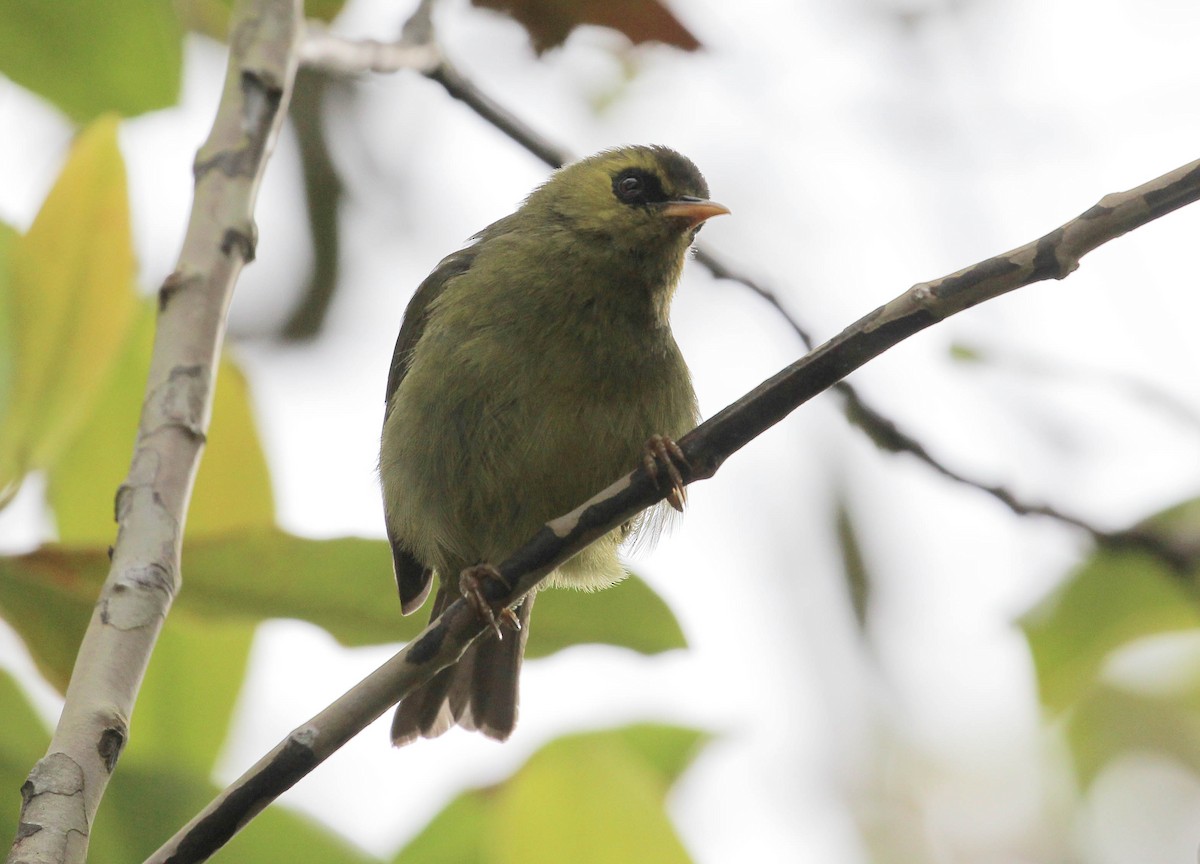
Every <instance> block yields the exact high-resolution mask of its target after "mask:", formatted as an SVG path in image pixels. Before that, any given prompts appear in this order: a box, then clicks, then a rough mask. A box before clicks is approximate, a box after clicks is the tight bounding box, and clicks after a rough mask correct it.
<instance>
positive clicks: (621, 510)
mask: <svg viewBox="0 0 1200 864" xmlns="http://www.w3.org/2000/svg"><path fill="white" fill-rule="evenodd" d="M1197 199H1200V160H1197V161H1196V162H1193V163H1191V164H1190V165H1185V166H1184V167H1182V168H1179V169H1178V170H1176V171H1172V172H1171V173H1169V174H1165V175H1163V176H1162V177H1159V178H1158V179H1156V180H1152V181H1150V182H1149V183H1146V184H1144V185H1142V186H1139V187H1138V188H1136V189H1132V190H1130V191H1128V192H1122V193H1117V194H1113V195H1108V196H1106V197H1105V198H1104V199H1102V200H1101V202H1100V203H1099V204H1098V205H1096V206H1095V207H1093V208H1091V209H1090V210H1088V211H1087V212H1086V213H1084V214H1083V215H1081V216H1079V217H1078V218H1076V219H1073V220H1071V221H1070V222H1068V223H1066V224H1065V225H1063V226H1062V227H1060V228H1057V229H1055V230H1054V231H1051V232H1050V233H1049V234H1047V235H1046V236H1044V237H1041V238H1039V239H1037V240H1035V241H1033V242H1032V243H1028V244H1026V245H1024V246H1022V247H1020V248H1018V249H1014V250H1012V251H1011V252H1007V253H1005V254H1003V255H998V256H996V257H995V258H989V259H988V260H986V261H982V262H980V263H979V264H975V265H974V266H972V267H968V268H966V269H964V270H960V271H958V272H957V273H954V274H951V275H949V276H945V277H943V278H941V279H936V280H934V281H932V282H922V283H921V284H919V285H915V286H913V287H912V288H911V289H909V290H908V291H906V292H905V293H904V294H902V295H900V296H899V297H897V298H896V299H895V300H893V301H891V302H890V303H888V304H886V305H884V306H881V307H880V308H878V309H876V310H875V311H874V312H872V313H870V314H869V315H867V316H866V317H864V318H862V319H860V320H859V321H857V322H855V323H854V324H852V325H851V326H850V327H848V328H846V329H845V330H844V331H843V332H842V333H841V334H839V335H838V336H836V337H834V338H833V339H831V340H830V341H828V342H826V343H825V344H824V345H821V346H820V347H818V348H816V349H815V350H813V351H811V352H810V353H809V354H807V355H806V356H804V357H803V358H801V359H800V360H798V361H796V362H795V363H793V364H792V365H790V366H788V367H787V368H786V369H784V370H783V371H781V372H780V373H779V374H777V375H775V376H774V377H773V378H771V379H769V380H767V381H764V382H763V383H762V384H760V385H759V386H758V387H757V388H755V389H754V390H753V391H751V392H750V393H749V394H747V395H746V396H744V397H743V398H742V399H740V400H738V401H737V402H735V403H734V404H733V405H730V406H729V407H727V408H725V409H724V410H723V411H721V412H720V413H719V414H717V415H716V416H714V417H712V418H710V419H709V420H707V421H705V422H704V423H702V424H701V425H700V426H698V427H697V428H696V429H694V430H693V431H692V432H690V433H688V434H687V435H686V436H685V437H684V438H683V439H682V440H680V442H679V445H680V446H681V447H682V448H683V451H684V454H685V455H686V457H687V461H688V465H687V467H686V468H685V469H684V470H683V472H682V473H683V475H684V482H686V483H692V482H695V481H697V480H703V479H707V478H709V477H712V476H713V475H714V474H715V473H716V472H717V470H718V469H719V468H720V466H721V465H722V463H724V461H725V460H726V459H728V458H729V457H730V456H731V455H732V454H734V453H736V452H737V451H738V450H740V449H741V448H742V447H744V446H745V445H746V444H747V443H749V442H750V441H752V440H753V439H754V438H756V437H757V436H758V435H761V434H762V433H763V432H764V431H766V430H767V429H769V428H770V427H771V426H774V425H775V424H776V423H778V422H779V421H780V420H782V419H783V418H784V417H786V416H787V415H788V414H790V413H791V412H792V411H794V410H796V408H798V407H799V406H800V405H802V404H804V403H805V402H807V401H808V400H809V399H811V398H812V397H814V396H816V395H817V394H818V393H821V392H823V391H825V390H827V389H829V388H831V387H832V386H833V385H834V384H835V383H836V382H837V381H838V380H840V379H841V378H843V377H845V376H846V375H848V374H849V373H850V372H852V371H854V370H855V369H858V368H859V367H860V366H862V365H864V364H865V363H866V362H867V361H868V360H870V359H872V358H874V357H876V356H878V355H879V354H881V353H883V352H884V351H886V350H887V349H889V348H891V347H892V346H894V345H896V344H897V343H899V342H901V341H903V340H904V339H907V338H908V337H909V336H911V335H913V334H914V333H917V332H920V331H921V330H924V329H925V328H927V327H929V326H931V325H933V324H936V323H937V322H939V321H941V320H942V319H944V318H948V317H949V316H951V315H953V314H955V313H957V312H960V311H962V310H963V309H967V308H969V307H971V306H974V305H976V304H978V303H982V302H984V301H985V300H990V299H992V298H994V297H998V296H1000V295H1001V294H1006V293H1008V292H1009V291H1013V290H1015V289H1017V288H1020V287H1022V286H1024V285H1029V284H1031V283H1034V282H1039V281H1042V280H1046V279H1062V278H1064V277H1065V276H1067V274H1069V273H1071V272H1072V271H1073V270H1074V269H1075V268H1076V267H1077V266H1078V264H1079V259H1080V258H1082V257H1083V256H1084V255H1086V254H1087V253H1088V252H1090V251H1091V250H1093V249H1095V248H1096V247H1097V246H1099V245H1101V244H1102V243H1105V242H1107V241H1109V240H1112V239H1114V238H1116V237H1119V236H1121V235H1122V234H1124V233H1126V232H1127V231H1131V230H1133V229H1134V228H1137V227H1139V226H1141V225H1144V224H1145V223H1147V222H1149V221H1151V220H1153V219H1157V218H1158V217H1160V216H1163V215H1165V214H1167V213H1169V212H1171V211H1172V210H1175V209H1176V208H1178V207H1182V206H1184V205H1185V204H1189V203H1191V202H1193V201H1196V200H1197ZM663 497H664V490H661V489H659V488H658V487H657V486H656V485H655V482H654V480H653V479H651V478H650V477H649V476H648V475H647V474H646V472H645V471H644V469H641V468H639V469H638V470H636V471H634V472H632V473H631V474H628V475H626V476H625V477H623V478H621V479H620V480H618V481H617V482H616V483H614V484H612V485H611V486H609V487H608V488H607V489H605V490H604V491H603V492H601V493H599V494H598V495H596V496H594V497H593V498H592V499H591V500H589V501H587V502H586V503H584V504H582V505H580V506H579V507H577V508H576V509H575V510H573V511H572V512H571V513H568V514H567V515H565V516H560V517H559V518H558V519H555V520H553V521H552V522H548V523H547V524H546V525H544V526H543V527H542V529H541V530H540V531H539V532H538V533H537V534H536V535H535V536H534V537H533V538H532V539H531V540H530V541H529V542H528V543H526V544H525V545H524V546H522V547H521V548H520V549H518V550H517V551H516V552H514V553H513V554H512V555H511V556H510V557H509V558H508V559H507V560H506V561H504V562H503V563H501V564H500V565H499V570H500V573H501V575H502V576H503V577H504V580H505V581H506V582H507V583H508V584H509V585H511V586H512V588H511V589H506V588H505V587H504V586H503V585H502V584H501V583H500V582H499V581H495V582H487V583H485V584H484V586H483V590H484V592H485V593H486V594H487V596H488V599H489V600H490V601H492V602H494V603H497V604H504V605H509V606H511V605H513V604H514V603H516V602H517V601H518V600H519V599H520V598H521V597H523V596H524V595H525V594H526V593H527V592H529V591H530V590H532V589H533V588H535V587H536V586H537V584H538V583H539V582H540V581H541V579H542V578H544V577H545V576H546V574H548V573H550V572H551V571H552V570H553V569H554V568H555V567H557V566H558V565H560V564H562V563H563V562H564V561H566V560H567V559H568V558H570V557H571V556H572V555H574V554H576V553H577V552H579V551H580V550H581V549H583V548H584V547H585V546H587V545H588V544H589V543H591V542H592V541H593V540H596V539H597V538H599V537H601V536H603V535H604V534H606V533H608V532H609V531H611V530H612V529H613V528H616V527H617V526H619V525H622V524H624V523H625V522H627V521H628V520H629V519H631V518H633V517H634V516H635V515H636V514H637V513H639V512H641V511H642V510H643V509H645V508H646V507H649V506H650V505H652V504H654V503H656V502H658V501H660V500H662V499H663ZM484 626H485V625H484V624H483V622H482V621H481V620H480V619H479V618H478V617H477V616H476V615H475V614H474V613H472V612H471V611H470V610H469V608H468V607H467V605H466V603H465V602H464V601H463V600H461V599H460V600H457V601H456V602H454V603H453V604H451V605H450V607H449V608H448V609H447V610H446V611H445V613H443V614H442V615H441V616H440V617H439V618H438V619H437V620H435V621H433V622H431V623H430V625H429V626H428V627H427V628H426V629H425V630H424V631H423V632H422V633H421V635H420V636H418V637H417V638H416V639H414V640H413V641H412V642H410V643H409V644H408V645H406V646H405V647H404V649H403V650H401V651H400V652H399V653H398V654H396V655H395V656H394V657H393V658H392V659H391V660H389V661H388V662H387V663H385V664H384V665H383V666H381V667H380V668H379V669H377V670H376V671H375V672H374V673H372V674H371V675H370V676H369V677H368V678H367V679H365V680H364V681H363V682H362V683H360V684H359V685H358V686H356V687H355V688H354V689H352V690H350V691H349V692H348V693H346V695H344V696H343V697H341V698H340V699H338V700H337V701H336V702H335V703H333V704H332V705H331V706H329V707H328V708H326V709H325V710H324V711H322V712H321V713H320V714H318V715H317V716H316V717H313V718H312V719H311V720H310V721H308V722H307V723H305V724H304V725H303V726H300V727H299V728H297V729H296V730H294V731H293V732H292V733H291V734H290V735H289V736H288V737H287V738H286V739H284V740H283V741H282V742H280V744H279V745H278V746H276V747H275V749H274V750H272V751H271V752H270V753H268V754H267V755H266V756H264V757H263V758H262V759H261V760H260V761H259V762H258V763H257V764H256V765H255V766H254V767H252V768H251V769H250V770H249V771H247V772H246V773H245V774H243V775H242V776H241V777H240V778H239V779H238V780H237V781H236V782H234V783H233V785H231V786H230V787H229V788H228V789H226V790H225V791H224V792H222V793H221V794H220V795H219V796H218V797H217V798H216V799H215V800H214V801H213V802H212V803H211V804H210V805H209V806H208V807H207V808H205V810H204V811H203V812H202V813H200V814H199V815H198V816H197V817H196V818H195V819H193V820H192V821H191V822H190V823H189V824H188V825H187V826H185V827H184V828H183V829H182V830H181V831H180V832H179V833H178V834H177V835H176V836H175V837H173V838H172V839H171V840H170V841H169V842H168V843H167V844H166V845H164V846H163V847H162V848H161V849H159V850H158V852H156V853H155V854H154V855H152V856H151V857H150V858H148V859H147V862H146V864H166V862H173V864H190V862H198V861H203V860H205V859H206V858H207V857H208V856H210V855H211V854H212V853H213V852H215V851H216V850H217V849H218V848H220V846H222V845H223V844H224V843H225V842H226V841H228V840H229V838H230V837H232V836H233V834H234V833H235V832H236V831H237V830H238V829H239V828H240V827H241V826H242V825H244V824H245V823H246V822H247V821H248V820H249V819H250V818H251V817H252V816H253V815H254V814H256V813H258V812H260V811H261V810H262V809H264V808H265V807H266V806H267V805H268V804H270V803H271V802H272V801H273V800H274V799H275V798H276V797H278V796H279V795H280V794H281V793H283V792H284V791H285V790H287V789H289V788H290V787H291V786H292V785H293V784H295V783H296V782H297V781H298V780H299V779H300V778H301V777H303V776H304V775H305V774H307V773H308V772H309V771H311V770H312V769H313V768H315V767H316V766H317V765H318V764H320V763H321V762H322V761H324V760H325V759H326V758H328V756H329V755H330V754H331V753H333V752H334V751H335V750H337V748H338V747H340V746H341V745H342V744H343V743H345V742H346V741H348V740H349V739H350V738H351V737H353V736H354V735H355V734H357V733H358V732H359V731H360V730H362V729H363V728H365V727H366V726H367V725H368V724H369V723H371V722H372V721H373V720H375V719H376V718H377V717H379V716H380V715H382V714H383V712H384V711H386V710H387V709H388V708H389V707H390V706H391V705H392V704H394V703H395V702H396V701H398V700H399V699H401V698H403V696H404V695H405V694H407V693H408V692H410V691H411V690H412V689H413V688H414V687H417V686H418V685H420V684H422V683H424V682H425V681H428V680H429V679H430V678H431V677H433V675H434V674H435V673H436V672H437V671H438V670H440V669H443V668H445V667H446V666H448V665H450V664H451V663H454V662H455V661H457V659H458V658H459V657H460V656H461V655H462V652H463V651H464V650H465V649H466V647H467V646H468V645H469V644H470V643H471V642H472V641H473V640H474V639H475V638H476V637H477V636H478V635H479V634H480V633H481V632H483V629H484Z"/></svg>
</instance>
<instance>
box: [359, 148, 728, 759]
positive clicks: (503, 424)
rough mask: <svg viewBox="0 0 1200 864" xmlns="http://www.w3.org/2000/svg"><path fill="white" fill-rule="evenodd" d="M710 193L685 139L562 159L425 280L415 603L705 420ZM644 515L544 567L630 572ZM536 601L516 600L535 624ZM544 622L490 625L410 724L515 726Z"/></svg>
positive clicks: (401, 444) (566, 579)
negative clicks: (654, 443) (699, 241)
mask: <svg viewBox="0 0 1200 864" xmlns="http://www.w3.org/2000/svg"><path fill="white" fill-rule="evenodd" d="M707 196H708V188H707V185H706V184H705V182H704V179H703V177H702V176H701V175H700V172H699V171H697V170H696V168H695V166H694V165H692V163H691V162H689V161H688V160H687V159H685V158H684V157H683V156H680V155H679V154H677V153H675V152H674V151H671V150H668V149H666V148H662V147H626V148H622V149H618V150H610V151H605V152H602V153H599V154H597V155H595V156H592V157H591V158H589V159H586V160H583V161H581V162H577V163H575V164H573V165H570V166H568V167H566V168H564V169H562V170H560V171H559V172H557V173H556V174H554V175H553V176H552V177H551V178H550V180H549V181H548V182H547V183H545V184H544V185H542V186H541V187H539V188H538V189H536V190H534V192H533V193H532V194H530V196H529V197H528V198H527V199H526V201H525V203H524V204H523V205H522V207H521V208H520V209H519V210H517V211H516V212H515V213H513V214H512V215H510V216H508V217H506V218H504V219H501V220H500V221H498V222H496V223H494V224H492V225H490V226H489V227H487V228H485V229H484V230H483V231H481V232H480V233H479V234H477V235H476V236H475V238H473V239H474V242H473V243H472V244H471V245H470V246H468V247H467V248H465V249H463V250H461V251H459V252H456V253H454V254H453V255H451V256H449V257H448V258H446V259H444V260H443V261H442V262H441V263H440V264H439V265H438V267H437V268H436V269H435V270H434V271H433V273H431V274H430V276H429V277H428V278H427V279H426V280H425V281H424V282H423V283H422V284H421V286H420V287H419V288H418V289H417V292H416V294H415V295H414V297H413V299H412V301H411V302H410V304H409V306H408V309H407V311H406V312H405V316H404V323H403V325H402V327H401V330H400V336H399V339H398V340H397V343H396V351H395V355H394V357H393V360H392V369H391V375H390V376H389V379H388V393H387V409H386V414H385V419H384V425H383V442H382V448H381V454H380V476H381V479H382V483H383V496H384V510H385V515H386V521H387V531H388V538H389V540H390V541H391V544H392V549H393V554H394V560H395V573H396V581H397V585H398V587H399V590H400V597H401V604H402V608H403V610H404V612H405V613H408V612H411V611H413V610H414V609H415V608H417V607H418V606H420V605H421V603H422V602H423V601H424V599H425V596H426V594H427V592H428V590H429V586H430V583H431V578H432V576H433V574H437V576H438V577H439V582H440V587H439V591H438V597H437V600H436V601H435V604H434V614H435V615H436V614H438V613H439V612H440V611H441V610H442V609H443V608H444V607H445V605H447V604H448V603H449V602H450V601H451V600H453V599H455V598H456V597H457V596H458V587H457V586H458V574H459V572H460V571H461V570H462V569H463V568H465V567H468V566H470V565H473V564H477V563H480V562H490V563H498V562H500V561H502V560H503V559H504V558H505V557H507V555H508V554H509V553H510V552H512V551H513V550H514V549H515V548H516V547H517V546H518V545H519V544H520V543H522V542H523V541H525V540H527V539H529V538H530V537H531V536H532V535H533V534H534V532H535V531H536V530H537V529H538V528H539V527H540V526H541V525H542V524H543V523H544V522H546V521H547V520H549V519H551V518H553V517H554V516H557V515H560V514H562V513H565V512H567V511H568V510H571V509H572V508H574V507H575V506H577V505H578V504H580V503H581V502H583V501H584V500H585V499H587V498H588V497H589V496H591V495H592V494H594V493H595V492H597V491H599V490H600V489H602V488H604V486H606V485H607V484H608V483H610V482H612V481H613V480H615V479H616V478H617V477H619V476H621V475H622V474H624V473H626V472H628V471H630V470H632V469H633V468H634V467H635V466H636V465H637V464H638V463H639V459H640V454H641V452H642V448H643V446H644V443H645V441H646V439H647V438H649V437H650V436H651V435H654V434H662V435H666V436H669V437H678V436H681V435H683V434H684V433H685V432H687V431H688V430H689V429H691V428H692V426H694V425H695V423H696V417H697V414H696V399H695V394H694V392H693V390H692V385H691V380H690V376H689V374H688V370H687V366H686V365H685V364H684V361H683V357H682V356H681V354H680V352H679V349H678V347H677V346H676V344H675V340H674V338H673V337H672V335H671V331H670V328H669V326H668V320H667V314H668V310H669V307H670V302H671V297H672V295H673V293H674V291H675V286H676V283H677V282H678V279H679V274H680V271H681V269H682V267H683V261H684V257H685V255H686V253H687V250H688V248H689V246H690V244H691V241H692V238H693V236H694V234H695V231H696V230H697V229H698V227H699V225H700V224H701V223H702V222H703V221H704V219H706V218H708V217H710V216H713V215H716V214H718V213H722V212H727V211H725V209H724V208H723V207H721V206H720V205H716V204H713V203H711V202H708V201H705V200H703V199H705V198H707ZM656 524H657V523H656V520H653V519H648V520H643V522H642V523H641V525H640V526H635V527H636V528H638V529H639V530H641V531H642V532H643V533H645V532H651V531H653V530H655V528H656ZM625 533H627V532H613V533H612V534H610V535H608V536H607V537H604V538H601V539H600V540H599V541H597V542H596V543H594V544H592V546H590V547H588V548H587V549H586V550H584V551H583V552H581V553H580V554H579V555H577V556H575V557H574V558H572V559H571V560H570V561H568V562H567V563H566V564H564V565H563V566H562V567H560V568H559V569H558V570H557V571H556V572H555V573H553V574H552V575H551V576H550V577H549V578H548V579H547V580H546V581H545V582H544V583H543V585H544V586H547V587H549V586H556V585H557V586H571V587H579V588H585V589H595V588H604V587H607V586H609V585H611V584H613V583H614V582H617V581H619V580H620V579H621V578H622V577H623V576H624V573H625V571H624V569H623V568H622V566H621V563H620V561H619V559H618V557H617V551H618V546H619V545H620V543H621V542H622V540H623V539H625V537H624V534H625ZM532 600H533V598H532V596H531V597H530V598H528V599H527V600H526V602H525V603H524V604H522V608H520V609H518V610H517V615H518V618H519V619H520V620H521V622H522V624H523V625H524V624H527V623H528V619H529V612H530V608H531V607H532ZM527 634H528V627H527V626H525V627H523V629H522V631H521V633H520V634H512V635H506V636H505V638H504V640H503V641H500V640H497V638H496V636H495V635H494V634H492V633H490V632H489V633H487V634H485V635H484V636H483V637H481V638H480V639H479V640H478V641H476V642H475V643H474V645H473V646H472V647H471V648H470V649H468V652H467V654H466V655H465V656H464V658H463V660H462V661H460V663H459V664H458V665H457V666H455V667H452V668H450V669H447V670H443V672H441V673H440V674H439V675H438V676H437V677H435V679H434V680H433V681H431V682H430V683H429V684H427V685H426V686H425V687H424V688H421V689H419V690H417V691H416V692H414V693H413V694H411V695H410V696H408V697H407V698H406V699H405V700H404V701H403V702H402V703H401V705H400V708H399V709H398V711H397V714H396V719H395V722H394V724H393V730H392V732H393V739H394V740H395V742H396V743H398V744H400V743H404V742H406V741H408V740H411V739H413V738H415V737H417V736H418V735H426V736H433V735H437V734H440V733H441V732H442V731H444V730H445V729H446V728H448V727H449V726H450V725H453V724H454V723H455V722H458V723H460V724H461V725H463V726H466V727H467V728H475V729H480V730H481V731H483V732H485V733H486V734H488V735H491V736H492V737H496V738H501V739H503V738H506V737H507V736H508V734H509V733H510V732H511V731H512V728H513V724H514V723H515V720H516V697H517V689H516V688H517V672H518V670H519V667H520V661H521V654H522V652H523V648H524V639H525V637H526V635H527Z"/></svg>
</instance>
